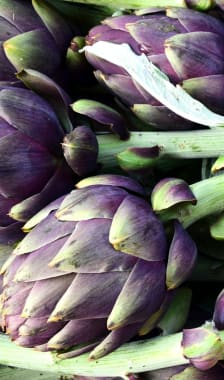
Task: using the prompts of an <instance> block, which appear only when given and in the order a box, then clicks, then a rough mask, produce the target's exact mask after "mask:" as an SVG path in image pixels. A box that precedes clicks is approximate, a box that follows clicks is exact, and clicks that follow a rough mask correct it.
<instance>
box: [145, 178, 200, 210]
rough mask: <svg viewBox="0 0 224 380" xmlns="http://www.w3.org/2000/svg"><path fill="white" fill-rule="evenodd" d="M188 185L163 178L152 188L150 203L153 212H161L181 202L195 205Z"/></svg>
mask: <svg viewBox="0 0 224 380" xmlns="http://www.w3.org/2000/svg"><path fill="white" fill-rule="evenodd" d="M196 201H197V200H196V198H195V196H194V194H193V193H192V191H191V188H190V187H189V185H188V184H187V183H186V182H185V181H184V180H182V179H179V178H164V179H162V180H160V181H159V182H158V183H157V184H156V186H155V187H154V188H153V191H152V194H151V202H152V207H153V210H155V211H161V210H164V209H167V208H169V207H172V206H174V205H176V204H178V203H181V202H190V203H192V204H195V203H196Z"/></svg>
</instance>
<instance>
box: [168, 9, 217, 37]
mask: <svg viewBox="0 0 224 380" xmlns="http://www.w3.org/2000/svg"><path fill="white" fill-rule="evenodd" d="M166 14H167V16H169V17H172V18H178V20H179V21H180V23H181V24H182V25H183V26H184V28H185V29H186V30H187V31H188V32H196V31H197V30H200V31H203V32H209V31H212V32H213V33H217V34H219V35H221V36H223V37H224V29H223V23H222V21H221V20H219V19H218V18H215V17H212V16H210V15H209V14H207V13H203V12H198V11H195V10H192V9H187V8H186V9H184V8H178V7H177V8H169V9H167V11H166Z"/></svg>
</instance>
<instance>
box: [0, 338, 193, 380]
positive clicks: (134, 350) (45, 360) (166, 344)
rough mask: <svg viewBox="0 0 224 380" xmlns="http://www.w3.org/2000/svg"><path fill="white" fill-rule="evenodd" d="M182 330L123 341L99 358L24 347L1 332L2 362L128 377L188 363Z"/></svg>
mask: <svg viewBox="0 0 224 380" xmlns="http://www.w3.org/2000/svg"><path fill="white" fill-rule="evenodd" d="M181 339H182V333H177V334H172V335H168V336H163V337H156V338H153V339H149V340H143V341H137V342H132V343H127V344H124V345H123V346H122V347H120V348H118V349H117V350H115V351H114V352H112V353H111V354H109V355H107V356H105V357H103V358H102V359H99V360H89V359H88V354H84V355H80V356H78V357H76V358H70V359H64V360H61V361H60V360H58V359H57V358H56V355H55V354H53V353H50V352H38V351H35V350H33V349H29V348H22V347H20V346H17V345H15V343H13V342H11V341H10V340H9V337H8V336H6V335H3V334H0V347H1V350H0V364H2V365H8V366H12V367H19V368H26V369H32V370H39V371H43V372H44V371H48V372H54V373H57V375H68V376H69V375H82V376H96V377H97V376H108V375H109V376H111V377H116V376H119V377H123V378H125V377H126V376H127V375H128V374H129V373H139V372H145V371H151V370H156V369H159V368H166V367H170V366H176V365H180V364H186V363H188V360H187V359H185V358H184V356H183V354H182V347H181Z"/></svg>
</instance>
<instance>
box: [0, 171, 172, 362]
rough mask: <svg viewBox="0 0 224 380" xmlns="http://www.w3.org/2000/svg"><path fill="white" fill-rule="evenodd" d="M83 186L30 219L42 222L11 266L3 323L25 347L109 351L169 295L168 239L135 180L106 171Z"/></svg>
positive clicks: (6, 276) (97, 353)
mask: <svg viewBox="0 0 224 380" xmlns="http://www.w3.org/2000/svg"><path fill="white" fill-rule="evenodd" d="M78 187H79V189H76V190H73V191H72V192H71V193H69V194H68V195H67V196H65V197H62V198H59V199H58V200H57V201H54V202H53V203H51V204H50V205H49V206H47V207H46V208H45V209H43V210H42V211H41V212H40V213H39V214H37V215H36V216H34V217H33V218H32V219H31V220H30V221H29V222H28V223H27V224H26V225H25V228H27V229H29V228H31V227H33V226H34V228H33V229H32V230H31V231H30V232H29V233H28V235H27V236H26V237H25V238H24V239H23V240H22V241H21V243H19V245H18V246H17V248H15V250H14V252H13V254H12V256H11V257H10V259H9V261H8V263H7V264H5V266H4V268H3V272H4V271H5V274H4V280H3V282H4V290H3V293H2V297H1V299H2V324H3V328H5V329H6V331H7V332H8V333H9V334H10V336H11V338H12V339H13V340H15V341H16V343H18V344H20V345H22V346H26V347H37V348H39V349H42V350H52V349H57V350H62V351H63V350H65V349H68V348H71V347H72V346H77V345H79V344H84V345H87V346H86V347H85V346H84V348H82V350H84V351H85V350H87V351H88V350H90V349H92V348H94V347H95V346H97V347H96V348H95V349H94V351H92V354H91V357H101V356H103V355H105V354H106V353H108V352H110V351H112V350H113V349H115V348H116V347H118V346H120V345H121V344H122V343H123V342H125V341H127V340H129V339H130V338H131V337H133V336H134V335H136V334H137V332H138V330H139V328H140V327H141V326H142V325H143V324H144V322H145V321H146V320H147V319H148V318H149V317H150V315H151V314H153V313H154V312H155V311H156V310H157V309H159V307H160V305H161V304H162V303H163V301H164V298H165V296H166V294H167V289H166V284H165V273H166V265H165V259H166V255H167V242H166V235H165V231H164V228H163V225H162V223H161V222H160V220H159V219H158V218H157V217H156V215H155V214H154V212H153V211H152V209H151V207H150V205H149V203H148V202H147V201H146V200H145V199H144V192H143V190H142V188H141V186H140V185H139V184H138V183H136V182H135V181H134V180H132V179H129V178H127V177H120V176H116V175H108V176H97V177H90V178H89V179H86V180H83V181H81V182H79V183H78ZM35 225H36V226H35ZM15 298H16V302H15ZM108 330H111V332H109V331H108ZM99 343H100V344H99ZM97 344H98V345H97ZM82 350H81V351H75V352H76V354H77V352H78V353H80V352H83V351H82ZM67 355H70V354H67ZM72 355H74V353H72ZM62 356H63V355H62Z"/></svg>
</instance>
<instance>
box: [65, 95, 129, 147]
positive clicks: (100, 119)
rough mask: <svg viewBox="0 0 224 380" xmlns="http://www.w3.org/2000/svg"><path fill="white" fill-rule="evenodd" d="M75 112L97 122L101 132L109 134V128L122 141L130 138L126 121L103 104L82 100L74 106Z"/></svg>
mask: <svg viewBox="0 0 224 380" xmlns="http://www.w3.org/2000/svg"><path fill="white" fill-rule="evenodd" d="M72 109H73V111H75V112H77V113H79V114H81V115H84V116H88V118H90V119H92V120H94V121H96V122H97V123H98V124H99V126H100V127H98V130H99V131H102V132H108V127H109V129H110V130H111V132H112V133H115V134H116V135H118V136H119V137H120V139H122V140H126V139H128V137H129V131H128V128H127V125H126V121H125V119H124V118H123V117H122V116H121V114H120V113H119V112H118V111H116V110H114V109H113V108H112V107H109V106H107V105H105V104H103V103H100V102H97V101H95V100H89V99H80V100H77V101H76V102H75V103H73V104H72Z"/></svg>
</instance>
